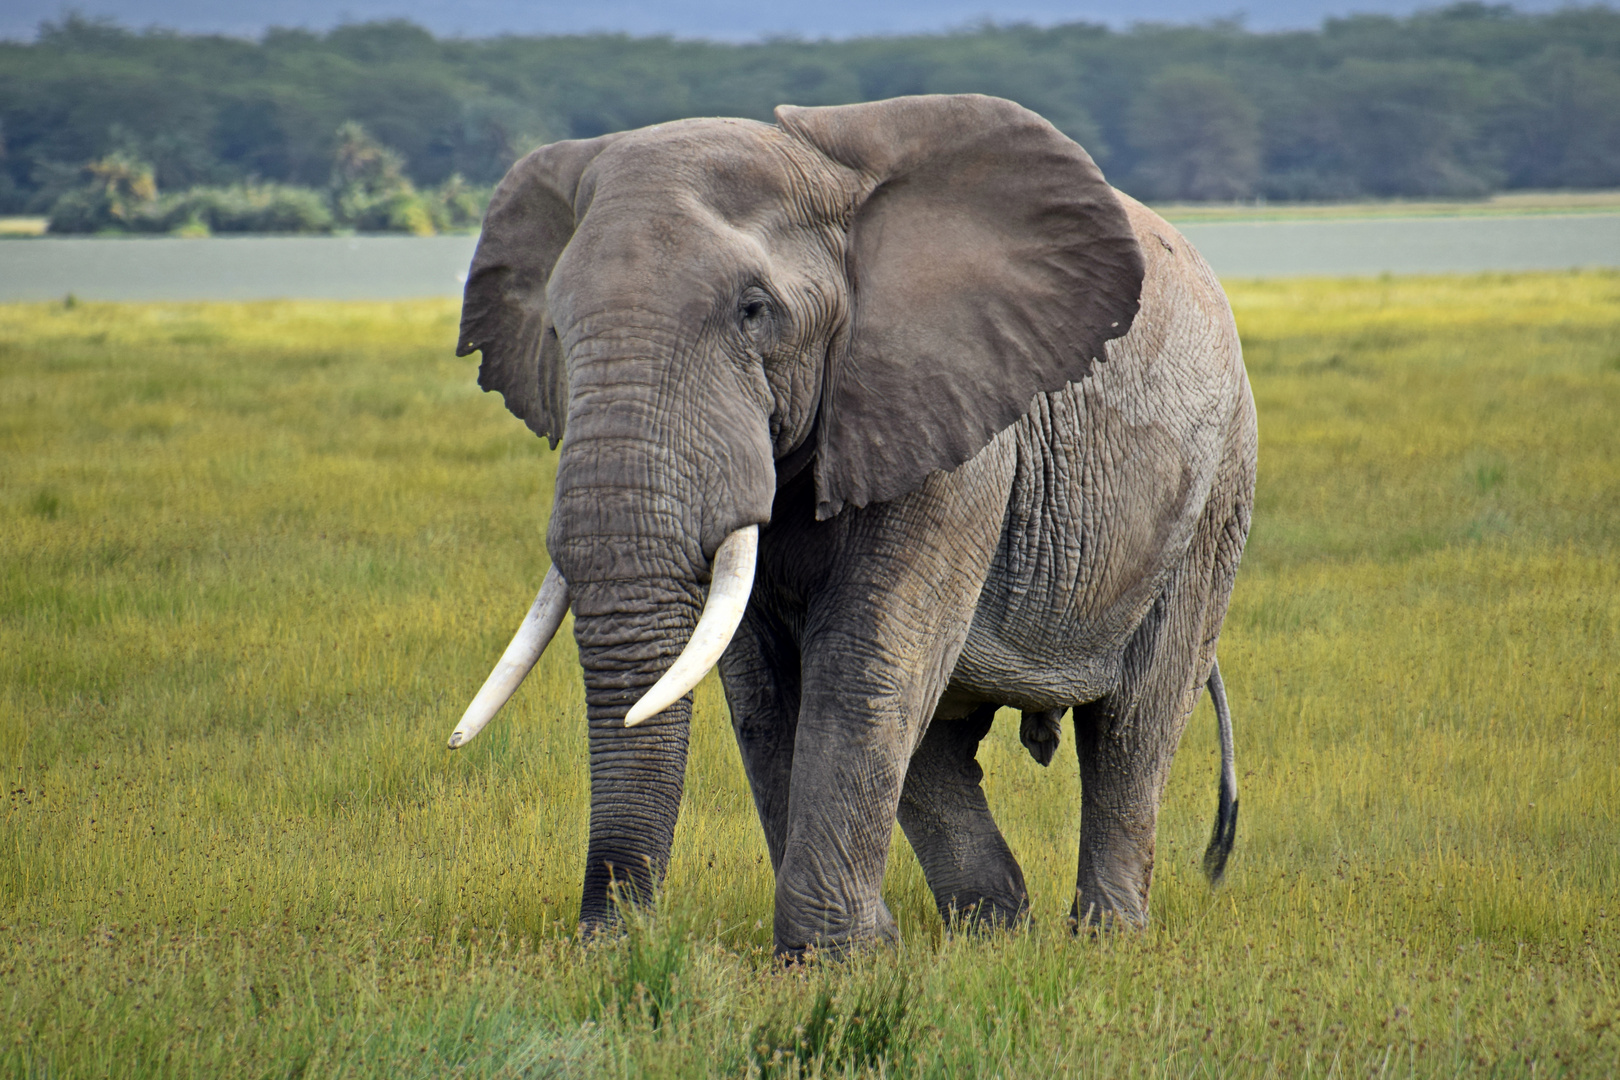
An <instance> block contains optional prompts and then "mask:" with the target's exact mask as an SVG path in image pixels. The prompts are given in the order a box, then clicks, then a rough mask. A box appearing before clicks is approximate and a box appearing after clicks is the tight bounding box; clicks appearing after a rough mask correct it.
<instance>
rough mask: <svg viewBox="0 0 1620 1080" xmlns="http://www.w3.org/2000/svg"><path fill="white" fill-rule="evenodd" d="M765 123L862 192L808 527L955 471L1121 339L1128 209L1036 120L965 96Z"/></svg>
mask: <svg viewBox="0 0 1620 1080" xmlns="http://www.w3.org/2000/svg"><path fill="white" fill-rule="evenodd" d="M776 118H777V122H778V123H779V124H780V125H781V126H782V127H783V128H784V129H785V130H786V131H788V132H789V133H790V134H792V135H794V136H797V137H798V138H799V139H801V140H803V141H804V142H806V143H809V144H810V145H811V146H813V147H815V148H816V149H818V150H819V151H821V153H823V154H824V155H826V156H827V157H828V158H831V159H832V160H833V161H835V162H837V163H839V164H841V165H844V166H846V167H848V168H850V169H853V170H855V171H856V172H857V173H859V174H861V176H862V177H863V178H864V180H865V190H866V194H865V197H864V199H863V200H860V201H858V205H857V206H856V207H855V210H854V214H853V217H852V219H851V223H850V225H849V237H848V246H847V251H846V260H847V265H846V270H847V273H848V275H849V281H850V292H851V301H852V303H851V317H850V326H849V331H848V335H847V340H846V342H845V343H844V346H843V347H842V348H841V349H838V350H835V352H834V354H833V355H832V356H831V357H830V358H829V361H828V364H829V367H828V372H827V376H826V381H825V384H824V390H823V398H822V406H821V407H822V413H821V433H820V443H819V445H818V447H817V461H816V494H817V506H816V516H817V517H819V518H827V517H831V516H832V515H833V514H836V513H838V511H839V510H840V509H842V508H843V506H844V505H845V504H849V505H854V506H864V505H866V504H868V503H871V502H882V501H885V500H889V499H894V498H897V497H898V496H900V495H903V494H905V493H907V492H909V491H913V490H915V489H916V488H917V487H919V486H920V485H921V484H922V482H923V480H924V479H925V478H926V477H927V476H928V474H929V473H931V472H935V471H937V470H941V469H944V470H949V469H954V468H956V467H957V466H958V465H960V464H962V463H963V462H964V461H966V460H967V459H968V458H970V457H972V456H973V455H974V454H977V453H978V452H979V451H980V450H982V449H983V448H984V446H985V445H986V444H987V443H988V442H989V441H990V440H991V439H993V438H994V437H995V436H996V434H997V433H998V432H1000V431H1002V430H1003V429H1004V428H1006V427H1008V426H1009V425H1011V424H1013V423H1014V422H1016V421H1017V420H1018V419H1019V418H1020V417H1021V416H1023V415H1024V414H1025V413H1026V412H1027V411H1028V410H1029V408H1030V405H1031V404H1032V402H1033V400H1034V397H1035V395H1036V394H1038V393H1041V392H1043V391H1053V390H1058V389H1060V388H1062V387H1063V386H1064V385H1066V384H1067V383H1070V382H1074V381H1076V380H1078V379H1080V378H1083V377H1084V376H1085V375H1086V373H1087V372H1089V371H1090V370H1091V365H1092V363H1093V362H1094V361H1097V360H1102V359H1104V357H1105V354H1104V349H1103V346H1104V343H1105V342H1107V341H1109V340H1110V339H1112V338H1116V337H1120V336H1121V335H1123V334H1124V333H1125V332H1126V331H1127V330H1129V329H1130V326H1131V320H1132V319H1133V318H1135V316H1136V310H1137V303H1138V298H1139V296H1140V294H1141V288H1142V275H1143V262H1142V252H1141V249H1140V247H1138V245H1137V242H1136V237H1135V235H1134V234H1133V232H1132V230H1131V226H1130V223H1129V221H1128V220H1127V218H1126V215H1125V210H1124V207H1123V206H1121V205H1120V202H1119V200H1118V199H1117V198H1116V197H1115V195H1114V192H1113V190H1112V189H1111V188H1110V187H1109V186H1108V184H1107V182H1106V181H1104V180H1103V176H1102V172H1101V171H1100V170H1099V169H1098V168H1097V166H1096V164H1095V163H1094V162H1093V161H1092V160H1091V157H1090V155H1088V154H1087V153H1086V152H1085V151H1084V150H1082V149H1081V148H1080V147H1079V146H1078V145H1077V144H1076V143H1074V142H1073V141H1071V140H1070V139H1068V138H1067V137H1066V136H1064V135H1063V134H1062V133H1061V132H1059V131H1058V130H1057V129H1056V128H1054V127H1053V126H1052V125H1051V124H1049V123H1047V122H1046V121H1045V120H1043V119H1042V118H1041V117H1039V116H1037V115H1035V114H1034V113H1032V112H1030V111H1029V110H1027V109H1025V108H1023V107H1021V106H1019V105H1016V104H1014V103H1013V102H1010V101H1004V100H1002V99H1000V98H991V97H984V96H981V95H978V94H967V95H953V96H944V95H938V96H925V97H907V98H895V99H892V100H889V101H878V102H871V103H868V104H863V105H839V106H829V107H824V108H797V107H794V106H783V107H781V108H779V109H777V110H776Z"/></svg>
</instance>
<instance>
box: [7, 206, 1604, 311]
mask: <svg viewBox="0 0 1620 1080" xmlns="http://www.w3.org/2000/svg"><path fill="white" fill-rule="evenodd" d="M1181 231H1182V232H1183V233H1184V234H1185V235H1186V237H1187V239H1189V240H1191V241H1192V243H1193V244H1194V245H1195V246H1196V247H1197V248H1198V250H1199V251H1201V252H1203V254H1204V257H1205V258H1207V259H1208V260H1209V262H1210V265H1212V266H1213V267H1214V268H1215V270H1216V272H1217V273H1219V274H1220V275H1221V276H1222V277H1234V278H1254V277H1299V276H1306V275H1322V276H1331V277H1348V276H1360V275H1375V274H1382V273H1391V274H1441V273H1477V272H1481V271H1511V270H1566V269H1570V268H1572V267H1587V266H1620V214H1614V213H1607V214H1560V215H1543V216H1526V217H1475V218H1403V219H1377V220H1360V221H1355V220H1351V221H1265V222H1237V223H1228V222H1222V223H1219V224H1207V225H1185V226H1182V229H1181ZM475 242H476V239H475V238H474V237H471V236H434V237H401V236H353V237H342V236H338V237H326V236H322V237H267V236H251V237H235V238H221V237H216V238H212V239H208V240H175V239H169V238H130V239H99V238H52V237H46V238H41V239H23V240H6V241H0V302H5V301H20V300H56V299H61V298H62V297H64V296H66V295H68V294H69V293H72V294H73V295H74V296H77V297H80V298H81V299H85V300H254V299H271V298H278V297H297V298H309V299H324V300H392V299H400V298H405V297H414V296H448V295H455V294H459V293H460V291H461V285H462V281H463V279H464V277H465V275H466V272H467V264H468V263H469V262H470V261H471V259H472V252H473V245H474V244H475Z"/></svg>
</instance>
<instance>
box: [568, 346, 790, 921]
mask: <svg viewBox="0 0 1620 1080" xmlns="http://www.w3.org/2000/svg"><path fill="white" fill-rule="evenodd" d="M643 333H644V334H645V333H646V332H645V331H644V332H643ZM641 340H642V341H643V342H644V341H645V337H642V339H641ZM623 343H624V342H623V341H622V338H621V340H620V342H619V344H621V345H622V344H623ZM595 344H599V342H588V343H582V344H580V345H579V346H576V348H575V350H574V351H573V352H572V354H571V366H572V371H571V382H572V386H571V392H570V399H571V408H570V413H569V426H568V433H567V437H566V439H565V440H564V443H563V451H562V456H561V458H560V459H559V461H558V468H557V497H556V503H555V505H554V507H553V510H552V518H551V525H550V528H549V530H548V534H547V545H548V547H549V548H550V550H551V555H552V558H553V560H554V561H555V563H556V565H557V567H558V569H559V571H560V572H561V573H562V575H563V576H564V577H565V578H566V579H567V581H568V591H569V597H570V600H571V602H572V608H573V613H574V635H575V638H576V640H577V641H578V643H579V659H580V665H581V667H582V668H583V671H584V681H585V701H586V712H587V718H588V723H589V730H590V752H591V821H590V842H589V850H588V853H587V864H586V868H585V882H584V893H583V896H582V900H581V909H580V920H581V923H582V924H584V925H586V926H591V925H600V924H603V923H606V922H611V921H612V920H613V919H614V917H615V912H614V906H615V905H614V900H615V895H614V894H615V890H617V891H618V893H619V894H620V895H621V896H624V895H626V894H628V896H627V898H634V899H638V900H645V899H647V898H649V897H650V896H651V894H652V891H653V889H654V888H655V887H656V886H657V885H658V883H659V882H660V881H661V880H662V878H663V874H664V870H665V867H666V866H667V864H668V860H669V851H670V846H671V843H672V841H673V839H674V832H675V819H676V814H677V812H678V810H679V808H680V801H681V791H682V786H683V784H684V780H685V771H686V752H687V738H688V731H689V725H690V718H691V697H690V688H691V685H692V684H693V683H695V682H696V681H697V679H698V678H701V677H702V675H703V673H704V671H705V670H706V669H707V667H708V666H709V664H701V665H699V666H701V668H702V669H703V670H697V671H696V673H695V676H694V674H693V672H692V671H687V672H686V674H685V676H682V677H679V678H678V679H677V682H676V685H674V686H670V685H669V684H665V689H666V690H670V689H673V690H674V691H675V693H674V694H673V695H670V694H667V693H666V694H661V695H658V696H657V697H656V698H655V699H654V700H653V701H651V702H649V706H651V705H654V704H657V705H662V706H664V707H661V708H658V709H657V710H656V711H653V712H651V714H650V715H645V716H638V717H637V719H639V720H640V722H639V723H636V724H634V725H631V726H627V725H626V722H625V721H626V716H627V714H628V713H629V712H630V709H631V707H632V706H634V705H635V704H636V703H637V702H638V701H640V700H641V699H642V698H643V697H644V696H646V695H647V693H648V691H649V690H650V689H651V688H652V687H653V686H654V684H656V683H658V682H659V680H660V679H661V678H662V677H663V676H664V675H665V673H666V672H667V671H669V669H670V668H671V667H672V666H674V665H675V664H676V661H677V658H678V657H679V656H680V655H681V653H682V652H683V651H684V650H685V649H686V647H687V645H688V643H689V641H690V640H691V638H692V637H693V633H694V629H695V628H696V627H697V625H698V623H699V617H700V614H701V613H702V611H703V608H704V601H705V595H706V592H707V586H708V584H709V579H710V574H711V559H714V560H716V562H717V565H715V567H714V571H716V572H719V573H720V576H722V577H724V576H727V575H726V574H725V573H724V568H725V564H726V563H727V562H728V561H732V562H734V561H735V560H728V558H727V557H726V556H724V555H722V549H724V548H726V547H727V545H728V543H729V544H731V546H732V547H733V548H735V547H736V543H735V542H733V541H730V540H729V539H728V538H729V537H730V536H731V534H733V533H736V532H738V531H739V530H741V531H745V532H748V530H749V527H750V526H753V525H757V524H759V523H762V522H764V521H765V520H767V519H768V517H769V513H770V499H771V495H772V492H773V488H774V473H773V471H772V464H771V457H770V443H769V434H768V430H767V427H766V424H765V422H764V419H763V417H754V418H753V419H752V420H751V421H748V422H746V423H745V422H744V421H745V420H746V419H747V417H748V414H747V413H743V412H742V411H741V410H733V411H730V412H718V411H717V410H716V407H715V405H714V404H712V401H713V398H712V395H708V394H701V395H700V394H696V393H694V394H693V396H692V397H691V398H689V399H688V400H685V401H682V400H680V399H681V398H682V397H684V396H685V394H683V391H682V389H681V388H680V387H679V385H678V384H676V385H672V384H671V382H670V381H669V375H670V372H671V367H672V366H673V362H672V361H670V360H665V361H662V362H660V361H656V360H647V359H645V354H642V356H641V357H636V356H634V355H630V356H626V355H604V354H603V353H602V352H597V351H596V350H595V349H593V348H591V346H592V345H595ZM679 354H680V350H679V349H676V348H673V347H672V348H670V350H669V352H668V353H666V354H665V355H666V356H671V355H673V356H679ZM679 358H680V360H681V361H682V363H683V364H684V363H701V362H702V360H701V358H699V357H692V358H688V357H685V356H679ZM756 427H757V428H758V431H757V432H756V431H755V430H754V429H755V428H756ZM749 536H750V538H751V536H752V534H751V532H750V533H749ZM748 561H749V562H750V563H751V562H752V560H751V559H749V560H748ZM721 592H722V593H723V592H724V590H723V589H722V590H721ZM721 606H726V605H724V604H722V605H721ZM739 608H740V605H739ZM737 613H738V614H740V610H739V611H738V612H737ZM728 621H729V626H727V627H725V630H726V631H727V633H726V634H725V635H723V636H724V637H729V631H730V630H731V629H734V628H735V625H736V623H735V618H732V619H730V620H728ZM720 648H722V649H723V648H724V641H723V640H721V642H720ZM708 651H709V652H714V651H715V650H714V649H713V642H711V643H710V648H709V650H708ZM711 662H712V661H711ZM686 666H688V667H691V666H693V665H686ZM666 703H667V704H666Z"/></svg>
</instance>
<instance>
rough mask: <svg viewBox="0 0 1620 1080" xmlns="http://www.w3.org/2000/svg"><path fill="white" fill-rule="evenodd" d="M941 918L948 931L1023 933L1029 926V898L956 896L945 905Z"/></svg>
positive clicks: (942, 906) (1020, 896)
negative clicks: (1013, 931) (1018, 931)
mask: <svg viewBox="0 0 1620 1080" xmlns="http://www.w3.org/2000/svg"><path fill="white" fill-rule="evenodd" d="M939 917H940V919H941V920H943V921H944V923H945V925H946V927H947V928H949V929H951V930H957V931H966V932H968V933H988V932H994V931H997V930H1017V929H1021V928H1022V927H1023V926H1025V925H1026V924H1027V923H1028V922H1029V898H1028V897H1027V896H1024V895H1022V894H1019V895H1017V896H974V895H965V896H964V895H960V894H959V895H957V896H953V897H952V898H951V900H950V902H949V903H947V904H942V905H941V906H940V909H939Z"/></svg>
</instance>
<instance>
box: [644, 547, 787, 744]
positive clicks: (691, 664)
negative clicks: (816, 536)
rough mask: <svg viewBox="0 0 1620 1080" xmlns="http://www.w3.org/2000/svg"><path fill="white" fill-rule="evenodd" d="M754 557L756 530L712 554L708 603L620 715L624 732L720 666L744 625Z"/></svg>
mask: <svg viewBox="0 0 1620 1080" xmlns="http://www.w3.org/2000/svg"><path fill="white" fill-rule="evenodd" d="M758 554H759V526H758V525H749V526H747V527H746V528H741V529H738V530H737V531H736V532H734V533H732V534H731V535H730V536H728V537H726V538H725V539H724V540H722V541H721V542H720V549H719V550H718V551H716V552H715V553H714V572H713V574H712V575H711V577H710V582H709V598H708V600H706V601H704V604H703V614H702V615H701V616H700V617H699V618H698V624H697V627H696V628H695V629H694V630H693V631H692V636H691V638H690V639H688V640H687V642H686V648H684V649H682V650H681V655H679V656H677V657H676V658H675V662H674V663H673V664H671V665H670V666H669V670H668V671H666V672H664V677H663V678H661V679H659V680H658V681H657V682H656V683H654V684H653V686H652V689H651V690H648V691H647V692H646V693H645V694H643V695H642V697H641V700H640V701H638V702H636V703H635V704H634V705H632V706H630V711H629V712H627V713H625V715H624V726H625V727H635V726H636V725H637V724H639V723H641V722H642V721H643V720H645V719H647V718H648V717H649V716H656V715H658V714H659V713H661V712H663V711H664V710H665V709H667V708H669V707H670V706H671V705H673V704H675V703H676V702H677V701H679V700H681V698H683V697H685V696H686V694H687V692H688V691H689V690H691V689H692V687H694V686H696V685H697V684H698V683H699V682H701V681H702V680H703V676H705V675H707V674H708V673H709V669H710V668H712V667H714V665H715V664H716V663H718V662H719V660H720V654H721V653H723V652H725V651H726V646H727V645H729V644H731V635H732V634H735V633H736V632H737V624H738V623H740V622H742V617H743V610H744V609H745V608H747V607H748V595H749V593H751V592H753V591H754V559H755V557H756V556H757V555H758Z"/></svg>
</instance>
